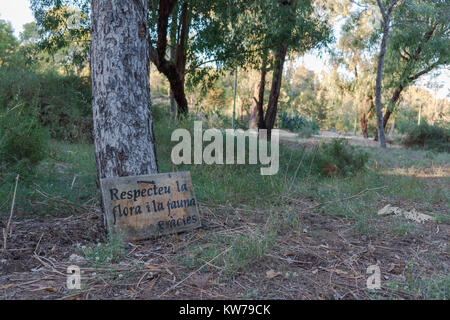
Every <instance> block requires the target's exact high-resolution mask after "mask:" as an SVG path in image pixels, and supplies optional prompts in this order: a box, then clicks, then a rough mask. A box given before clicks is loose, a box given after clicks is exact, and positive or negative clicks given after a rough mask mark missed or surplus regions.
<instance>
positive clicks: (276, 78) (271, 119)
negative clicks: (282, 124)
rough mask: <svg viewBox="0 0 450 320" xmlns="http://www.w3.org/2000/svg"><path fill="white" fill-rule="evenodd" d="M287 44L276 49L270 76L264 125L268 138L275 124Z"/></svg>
mask: <svg viewBox="0 0 450 320" xmlns="http://www.w3.org/2000/svg"><path fill="white" fill-rule="evenodd" d="M287 48H288V46H287V44H282V45H281V46H280V48H279V49H278V51H277V54H276V57H275V59H276V61H275V68H274V70H273V76H272V87H271V89H270V96H269V103H268V105H267V111H266V117H265V125H266V129H267V130H268V132H267V137H268V138H270V133H271V130H272V129H273V126H274V125H275V119H276V117H277V109H278V98H279V96H280V88H281V80H282V77H283V66H284V60H285V58H286V52H287Z"/></svg>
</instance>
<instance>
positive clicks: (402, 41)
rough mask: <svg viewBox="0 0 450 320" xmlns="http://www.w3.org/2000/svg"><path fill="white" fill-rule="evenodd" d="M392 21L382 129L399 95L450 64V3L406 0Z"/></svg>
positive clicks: (430, 0) (394, 107) (432, 0)
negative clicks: (422, 78)
mask: <svg viewBox="0 0 450 320" xmlns="http://www.w3.org/2000/svg"><path fill="white" fill-rule="evenodd" d="M393 19H394V21H393V29H392V32H391V41H390V43H389V45H388V47H387V52H386V69H385V74H386V77H385V79H384V81H385V88H386V89H388V91H387V93H388V94H389V95H388V96H387V97H386V98H387V108H386V110H385V113H384V116H383V126H384V129H386V124H387V123H388V121H389V119H390V116H391V114H392V113H393V112H394V111H395V109H396V106H397V105H398V102H399V101H400V98H401V94H402V92H404V90H405V89H407V88H408V87H409V86H410V85H411V84H414V83H415V82H417V80H419V79H420V78H421V77H423V76H424V75H426V74H429V73H431V72H434V71H439V70H440V69H441V68H445V67H446V66H448V64H449V63H450V37H449V36H450V34H449V31H450V2H448V1H442V0H428V1H418V0H409V1H408V0H405V1H404V3H403V4H402V5H401V6H399V7H398V8H397V9H396V11H395V13H394V16H393Z"/></svg>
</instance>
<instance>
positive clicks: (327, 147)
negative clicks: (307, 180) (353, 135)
mask: <svg viewBox="0 0 450 320" xmlns="http://www.w3.org/2000/svg"><path fill="white" fill-rule="evenodd" d="M314 157H315V159H314V161H313V166H314V169H315V171H316V173H318V174H320V175H325V176H341V177H345V176H349V175H353V174H355V173H357V172H358V171H360V170H361V169H363V168H364V165H365V164H366V162H367V160H368V159H369V155H368V154H367V153H366V152H364V151H362V150H361V149H359V148H356V147H354V146H352V145H349V144H348V142H347V140H345V139H333V141H332V142H330V143H322V144H321V145H320V147H319V149H318V150H317V152H316V154H315V156H314Z"/></svg>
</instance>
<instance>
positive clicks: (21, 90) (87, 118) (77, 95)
mask: <svg viewBox="0 0 450 320" xmlns="http://www.w3.org/2000/svg"><path fill="white" fill-rule="evenodd" d="M18 104H20V105H22V106H23V108H24V109H25V110H27V109H30V110H31V109H33V111H30V112H34V111H35V110H34V109H36V110H37V112H38V113H37V117H38V120H39V123H40V124H41V125H43V126H45V127H47V128H48V131H49V133H50V135H51V137H52V138H54V139H58V140H63V141H71V142H88V141H92V137H91V132H92V110H91V89H90V80H89V78H87V77H84V78H83V77H76V76H62V75H59V74H58V73H56V72H51V71H48V72H44V73H38V72H35V71H33V70H16V69H10V68H0V111H1V110H3V111H4V110H6V109H8V108H14V107H16V106H17V105H18Z"/></svg>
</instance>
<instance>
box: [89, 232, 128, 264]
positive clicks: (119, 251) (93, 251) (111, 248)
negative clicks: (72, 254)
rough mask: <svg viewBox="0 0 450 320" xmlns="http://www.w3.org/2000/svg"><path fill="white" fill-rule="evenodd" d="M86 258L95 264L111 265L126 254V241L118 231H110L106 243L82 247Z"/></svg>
mask: <svg viewBox="0 0 450 320" xmlns="http://www.w3.org/2000/svg"><path fill="white" fill-rule="evenodd" d="M81 251H82V254H83V255H84V257H85V258H86V260H87V261H88V262H89V263H90V264H92V265H94V266H109V265H110V264H112V263H118V262H120V261H121V260H122V259H123V258H124V257H125V255H126V252H127V251H126V249H125V242H124V241H123V238H122V236H120V235H119V234H118V233H114V232H110V233H109V234H108V237H107V239H106V242H105V243H98V244H97V246H93V247H88V248H82V249H81Z"/></svg>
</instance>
